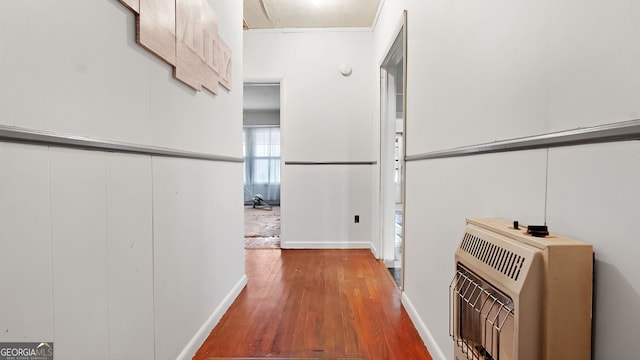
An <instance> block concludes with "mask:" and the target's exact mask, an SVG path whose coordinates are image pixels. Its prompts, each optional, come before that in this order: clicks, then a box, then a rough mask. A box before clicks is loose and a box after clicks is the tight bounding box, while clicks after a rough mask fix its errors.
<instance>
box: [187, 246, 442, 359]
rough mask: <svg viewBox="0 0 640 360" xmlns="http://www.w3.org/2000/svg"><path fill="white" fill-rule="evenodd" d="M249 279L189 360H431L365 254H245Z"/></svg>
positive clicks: (397, 296)
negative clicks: (242, 359)
mask: <svg viewBox="0 0 640 360" xmlns="http://www.w3.org/2000/svg"><path fill="white" fill-rule="evenodd" d="M246 273H247V276H248V278H249V280H248V284H247V287H246V288H245V289H244V290H243V291H242V293H241V294H240V296H239V297H238V298H237V300H236V301H235V302H234V304H233V305H232V306H231V308H230V309H229V310H228V311H227V313H226V314H225V315H224V317H223V318H222V320H221V321H220V322H219V324H218V326H216V327H215V329H214V330H213V331H212V332H211V334H210V335H209V337H208V339H207V340H206V341H205V342H204V344H203V345H202V347H201V348H200V350H199V351H198V352H197V353H196V355H195V356H194V357H193V359H194V360H207V359H216V358H229V357H252V358H256V357H258V358H292V357H293V358H312V359H431V357H430V356H429V353H428V352H427V349H426V348H425V346H424V344H423V342H422V340H421V339H420V337H419V335H418V332H417V331H416V329H415V327H414V326H413V324H412V322H411V320H410V319H409V317H408V315H407V313H406V311H405V310H404V308H403V307H402V305H401V293H400V291H399V289H398V287H397V286H396V285H395V283H394V281H393V279H392V277H391V276H390V275H389V273H388V271H387V269H386V268H385V267H384V265H383V264H382V263H380V262H378V261H376V260H375V258H374V257H373V255H372V254H371V252H370V251H369V250H247V251H246Z"/></svg>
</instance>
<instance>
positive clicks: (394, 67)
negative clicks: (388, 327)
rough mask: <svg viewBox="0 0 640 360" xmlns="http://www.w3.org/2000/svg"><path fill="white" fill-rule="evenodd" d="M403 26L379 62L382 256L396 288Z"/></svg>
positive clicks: (400, 261) (400, 237)
mask: <svg viewBox="0 0 640 360" xmlns="http://www.w3.org/2000/svg"><path fill="white" fill-rule="evenodd" d="M404 29H405V26H403V27H402V29H401V30H400V31H399V33H398V35H397V37H396V39H395V41H394V43H393V45H392V46H391V48H390V49H389V52H388V54H387V56H386V57H385V59H384V61H383V62H382V65H381V66H380V104H381V112H380V186H381V198H380V210H381V214H380V221H381V224H382V225H381V246H380V248H381V249H382V258H383V259H384V262H385V264H386V266H387V268H388V269H389V272H390V273H391V275H392V276H393V278H394V280H395V281H396V283H397V284H398V286H399V287H400V288H402V286H403V285H402V284H403V268H404V158H405V156H404V155H405V143H406V141H405V106H404V104H405V96H406V94H405V91H406V90H405V89H406V87H405V81H406V77H405V61H404V60H405V47H406V43H405V34H404Z"/></svg>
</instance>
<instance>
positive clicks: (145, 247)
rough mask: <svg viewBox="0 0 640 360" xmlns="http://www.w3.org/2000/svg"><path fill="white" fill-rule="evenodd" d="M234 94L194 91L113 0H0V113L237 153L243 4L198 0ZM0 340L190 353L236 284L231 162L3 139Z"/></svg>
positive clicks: (65, 350) (111, 135) (238, 251)
mask: <svg viewBox="0 0 640 360" xmlns="http://www.w3.org/2000/svg"><path fill="white" fill-rule="evenodd" d="M209 3H210V5H211V6H212V8H213V9H214V10H215V11H216V13H217V15H218V20H219V24H220V35H221V37H223V38H224V40H225V41H226V42H227V43H228V44H229V45H230V47H231V48H232V51H233V62H234V65H233V71H234V72H233V84H232V86H233V91H231V92H227V91H225V90H222V89H221V91H220V94H219V95H217V96H214V95H212V94H209V93H206V92H202V93H196V92H195V91H193V90H191V89H190V88H188V87H187V86H185V85H183V84H182V83H180V82H179V81H177V80H175V79H174V78H173V77H172V69H171V67H170V66H168V65H167V64H165V63H163V62H162V61H160V60H158V59H157V58H155V57H154V56H153V55H151V54H150V53H148V52H147V51H146V50H144V49H142V48H141V47H140V46H138V45H137V44H136V43H135V17H134V16H133V14H132V12H131V11H129V10H128V9H126V8H125V7H124V6H123V5H122V4H121V3H119V2H118V1H115V0H107V1H98V2H93V1H90V2H87V1H81V0H71V1H65V2H52V1H44V2H43V1H39V2H3V3H2V4H0V54H2V55H1V56H0V67H1V68H2V69H3V75H2V81H0V124H2V125H8V126H18V127H23V128H29V129H35V130H47V131H54V132H59V133H63V134H69V135H78V136H89V137H94V138H97V139H102V140H114V141H122V142H128V143H131V144H141V145H153V146H159V147H167V148H173V149H178V150H186V151H195V152H202V153H207V154H214V155H224V156H232V157H242V30H241V29H242V27H241V24H242V4H241V3H239V2H228V1H222V0H210V1H209ZM0 167H1V168H2V170H1V171H0V284H2V286H1V287H0V298H2V306H1V307H0V341H1V342H12V341H18V342H19V341H31V342H40V341H50V342H54V349H55V356H56V358H60V359H71V360H72V359H118V360H121V359H158V360H160V359H163V360H164V359H176V358H184V359H187V358H189V359H190V357H191V355H192V353H193V352H195V350H196V349H197V346H199V345H200V341H202V340H203V336H206V335H208V332H209V330H210V329H211V327H212V326H213V325H215V322H217V320H218V319H219V318H220V317H221V316H222V313H223V312H224V311H225V309H226V306H228V305H229V304H230V302H231V301H232V300H233V298H234V297H235V295H236V294H237V293H238V292H239V291H240V289H241V288H242V286H243V285H244V283H245V281H246V278H245V277H244V251H243V243H242V238H243V234H242V219H243V213H242V205H241V202H240V199H242V194H243V190H242V164H241V163H222V162H209V161H200V160H187V159H173V158H171V159H169V158H162V157H151V156H143V155H131V154H118V153H107V152H101V151H85V150H76V149H65V148H58V147H48V146H38V145H25V144H15V143H7V142H0Z"/></svg>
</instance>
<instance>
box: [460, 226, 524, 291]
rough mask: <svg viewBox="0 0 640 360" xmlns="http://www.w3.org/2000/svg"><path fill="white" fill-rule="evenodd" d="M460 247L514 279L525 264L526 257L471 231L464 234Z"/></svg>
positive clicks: (516, 278)
mask: <svg viewBox="0 0 640 360" xmlns="http://www.w3.org/2000/svg"><path fill="white" fill-rule="evenodd" d="M460 249H461V250H463V251H464V252H466V253H468V254H469V255H471V256H473V257H475V258H476V259H478V260H480V261H482V262H483V263H485V264H487V265H489V266H491V267H492V268H494V269H496V270H498V271H499V272H501V273H503V274H505V275H506V276H508V277H510V278H511V279H513V280H514V281H517V280H518V276H519V275H520V270H521V269H522V265H524V260H525V258H524V257H522V256H520V255H518V254H516V253H514V252H512V251H509V250H507V249H505V248H503V247H501V246H498V245H496V244H493V243H490V242H488V241H486V240H484V239H481V238H479V237H477V236H475V235H472V234H469V233H465V234H464V238H463V239H462V242H461V243H460Z"/></svg>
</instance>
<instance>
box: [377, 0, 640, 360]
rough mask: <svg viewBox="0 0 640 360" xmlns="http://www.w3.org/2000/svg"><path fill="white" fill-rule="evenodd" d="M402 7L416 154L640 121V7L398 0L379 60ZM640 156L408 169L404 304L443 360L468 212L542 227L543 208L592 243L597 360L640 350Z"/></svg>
mask: <svg viewBox="0 0 640 360" xmlns="http://www.w3.org/2000/svg"><path fill="white" fill-rule="evenodd" d="M403 9H407V10H408V29H409V35H408V39H409V44H408V53H409V58H408V69H407V73H408V77H409V79H408V82H407V86H408V90H407V92H408V93H407V119H408V122H407V129H406V131H407V137H406V140H407V155H416V154H420V153H425V152H429V151H434V150H444V149H449V148H453V147H457V146H465V145H474V144H478V143H483V142H490V141H493V140H499V139H508V138H514V137H521V136H527V135H535V134H540V133H545V132H551V131H558V130H567V129H572V128H575V127H578V126H590V125H596V124H604V123H610V122H615V121H623V120H630V119H635V118H639V117H640V116H639V115H638V114H639V113H640V51H639V47H638V46H639V45H638V44H640V42H639V41H638V40H639V39H640V25H638V24H640V8H639V7H638V3H637V1H634V0H620V1H615V2H614V3H611V2H607V1H603V0H590V1H587V2H583V1H580V2H578V1H572V0H561V1H554V2H550V1H543V2H527V3H524V2H509V1H502V0H493V1H489V2H486V1H485V2H482V3H478V2H474V1H466V0H463V1H456V2H449V1H420V0H410V1H396V0H386V1H385V3H384V8H383V11H382V13H381V16H380V18H379V21H378V23H377V25H376V27H375V29H374V58H375V59H376V60H377V61H379V62H380V61H381V60H382V59H383V58H384V55H385V53H386V51H387V50H388V46H389V45H390V43H391V42H392V40H393V37H395V35H396V34H395V31H396V30H397V27H398V23H399V21H400V19H401V12H402V10H403ZM638 150H639V149H638V147H637V144H635V143H619V144H605V145H589V146H580V147H574V148H558V149H551V150H549V152H548V153H547V151H546V150H536V151H522V152H515V153H505V154H494V155H481V156H472V157H464V158H451V159H440V160H427V161H417V162H409V163H408V164H407V178H406V182H407V202H406V228H405V230H406V233H405V246H406V253H405V254H406V270H405V293H404V300H405V305H407V306H408V309H409V312H410V314H411V315H412V318H413V319H414V322H415V323H416V325H417V326H418V328H419V330H420V331H421V334H422V335H423V339H424V340H425V342H426V343H427V345H428V347H429V350H430V351H431V353H432V355H434V357H435V358H447V359H450V358H452V357H453V356H452V343H451V339H450V338H449V336H448V319H447V313H448V299H447V290H448V283H449V280H450V277H451V276H452V274H453V253H454V250H455V247H456V246H457V244H458V241H459V238H460V235H461V233H462V229H463V225H464V218H465V217H471V216H498V217H502V218H506V219H514V220H516V219H517V220H519V221H521V222H522V223H535V224H541V223H543V222H544V221H545V214H546V217H547V219H546V220H547V222H548V225H549V227H550V230H551V231H552V232H555V233H558V234H562V235H565V236H569V237H574V238H576V239H579V240H582V241H586V242H589V243H592V244H593V245H594V249H595V256H596V264H595V271H596V274H595V278H596V286H595V302H594V314H593V316H594V326H595V328H594V336H595V344H594V359H609V358H616V359H633V358H635V357H636V356H635V353H636V352H635V350H634V345H633V339H632V336H633V334H637V333H638V331H639V330H640V329H639V328H638V325H637V324H640V313H639V312H638V311H636V310H635V307H636V306H634V305H633V304H637V303H638V301H639V300H640V283H638V279H637V276H636V274H637V273H638V272H640V265H638V262H637V261H634V260H633V254H636V253H637V252H638V248H639V246H638V244H637V241H636V240H637V236H636V235H635V233H636V232H635V229H634V228H633V223H634V219H637V218H638V215H640V210H639V208H638V205H637V203H638V200H639V199H640V192H639V190H638V187H637V186H635V184H637V182H638V176H640V173H639V172H638V170H637V169H636V168H637V167H634V166H633V165H631V164H635V163H637V161H638V155H637V154H638ZM547 171H548V174H547ZM546 183H548V191H547V193H546V195H545V184H546ZM545 204H546V208H545Z"/></svg>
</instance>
